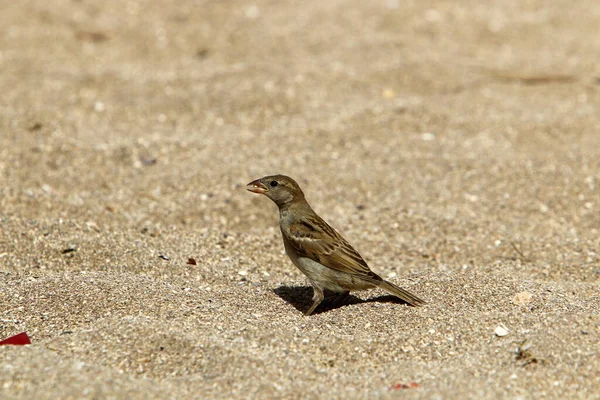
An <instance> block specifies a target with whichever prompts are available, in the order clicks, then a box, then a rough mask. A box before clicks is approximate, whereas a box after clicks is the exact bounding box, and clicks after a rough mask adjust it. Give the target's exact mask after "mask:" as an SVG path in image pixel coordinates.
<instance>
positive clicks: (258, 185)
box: [246, 179, 269, 194]
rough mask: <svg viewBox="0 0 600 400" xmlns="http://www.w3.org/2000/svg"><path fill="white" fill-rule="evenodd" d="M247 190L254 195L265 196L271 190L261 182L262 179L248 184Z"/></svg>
mask: <svg viewBox="0 0 600 400" xmlns="http://www.w3.org/2000/svg"><path fill="white" fill-rule="evenodd" d="M246 190H249V191H250V192H252V193H258V194H264V193H266V192H267V190H269V189H268V188H267V187H266V186H265V184H264V183H262V182H261V181H260V179H257V180H255V181H252V182H250V183H249V184H247V185H246Z"/></svg>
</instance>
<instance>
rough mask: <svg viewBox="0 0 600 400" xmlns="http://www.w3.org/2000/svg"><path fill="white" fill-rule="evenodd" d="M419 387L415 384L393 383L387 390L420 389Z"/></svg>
mask: <svg viewBox="0 0 600 400" xmlns="http://www.w3.org/2000/svg"><path fill="white" fill-rule="evenodd" d="M420 387H421V385H419V384H418V383H417V382H410V383H394V384H393V385H392V386H390V389H389V390H400V389H418V388H420Z"/></svg>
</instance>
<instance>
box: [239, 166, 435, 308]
mask: <svg viewBox="0 0 600 400" xmlns="http://www.w3.org/2000/svg"><path fill="white" fill-rule="evenodd" d="M246 189H247V190H248V191H250V192H253V193H257V194H262V195H265V196H267V197H268V198H269V199H271V200H272V201H273V202H274V203H275V204H276V205H277V207H279V227H280V229H281V234H282V237H283V244H284V247H285V252H286V254H287V255H288V257H289V258H290V259H291V261H292V263H293V264H294V265H295V266H296V267H298V269H299V270H300V271H302V272H303V273H304V275H306V276H307V278H308V280H309V281H310V283H311V285H312V288H313V297H312V301H313V303H312V305H311V306H310V308H309V309H308V310H307V311H306V312H305V314H306V315H311V314H312V313H313V312H314V311H315V309H316V308H317V306H318V305H319V304H320V303H321V302H322V301H323V299H324V298H325V294H324V293H325V290H328V291H331V292H334V293H338V294H340V297H344V296H347V295H348V294H349V293H350V291H352V290H354V291H357V290H366V289H371V288H375V287H379V288H381V289H383V290H385V291H387V292H388V293H390V294H392V295H394V296H396V297H398V298H400V299H401V300H403V301H405V302H406V303H408V304H409V305H411V306H420V305H422V304H425V301H424V300H422V299H420V298H419V297H417V296H415V295H414V294H412V293H410V292H408V291H406V290H404V289H402V288H401V287H398V286H396V285H395V284H393V283H391V282H388V281H386V280H385V279H383V278H382V277H381V276H379V275H377V274H376V273H375V272H373V271H371V269H370V268H369V266H368V265H367V263H366V261H365V260H364V259H363V258H362V256H361V255H360V254H359V253H358V251H356V250H355V249H354V247H352V246H351V245H350V243H348V241H347V240H346V239H344V237H343V236H342V235H340V234H339V233H338V232H337V231H336V230H335V229H334V228H332V227H331V226H330V225H329V224H328V223H327V222H325V220H323V218H321V217H319V215H318V214H317V213H316V212H315V211H314V210H313V209H312V207H311V206H310V205H309V204H308V202H307V201H306V198H305V197H304V192H302V189H301V188H300V186H299V185H298V183H297V182H296V181H295V180H293V179H292V178H290V177H289V176H286V175H270V176H265V177H263V178H260V179H257V180H254V181H252V182H250V183H248V184H247V185H246Z"/></svg>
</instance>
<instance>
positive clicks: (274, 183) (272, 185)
mask: <svg viewBox="0 0 600 400" xmlns="http://www.w3.org/2000/svg"><path fill="white" fill-rule="evenodd" d="M269 185H271V187H275V186H277V185H279V183H277V181H271V183H269Z"/></svg>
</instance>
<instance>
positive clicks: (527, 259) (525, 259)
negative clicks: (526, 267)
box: [509, 242, 531, 261]
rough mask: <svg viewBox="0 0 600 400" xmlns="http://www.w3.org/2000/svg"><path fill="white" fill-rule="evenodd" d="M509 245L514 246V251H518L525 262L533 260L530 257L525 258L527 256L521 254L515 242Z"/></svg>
mask: <svg viewBox="0 0 600 400" xmlns="http://www.w3.org/2000/svg"><path fill="white" fill-rule="evenodd" d="M509 243H510V245H511V246H512V248H513V249H515V251H516V252H517V253H519V255H520V256H521V259H522V260H523V261H531V260H530V259H529V257H525V254H523V252H521V250H519V249H518V248H517V246H516V245H515V244H514V242H509Z"/></svg>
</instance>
